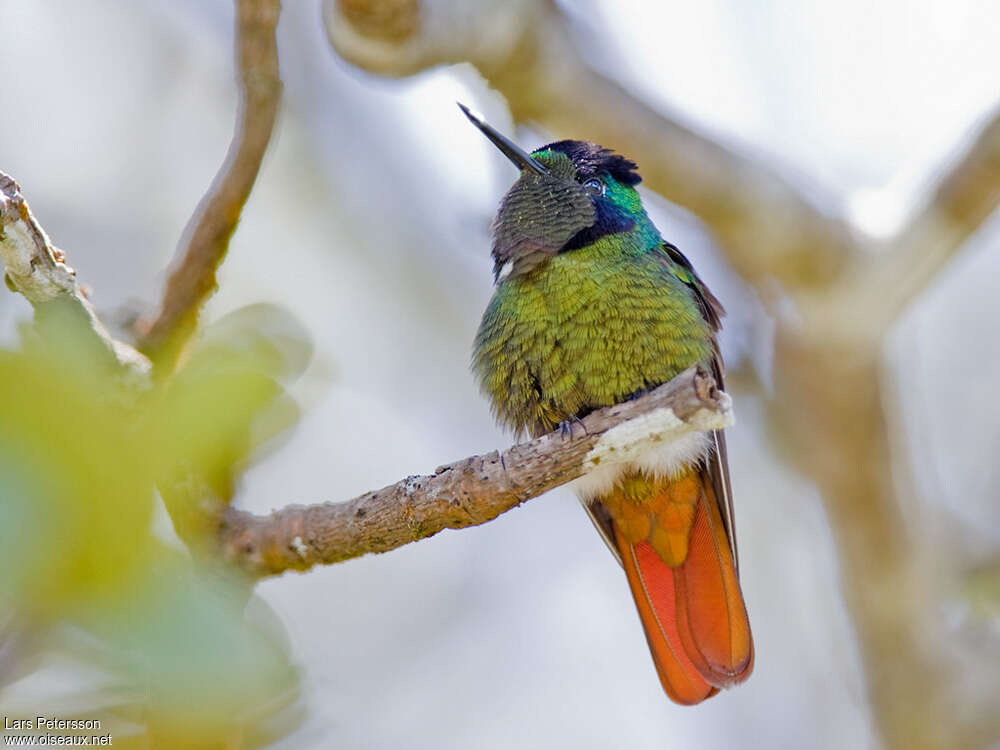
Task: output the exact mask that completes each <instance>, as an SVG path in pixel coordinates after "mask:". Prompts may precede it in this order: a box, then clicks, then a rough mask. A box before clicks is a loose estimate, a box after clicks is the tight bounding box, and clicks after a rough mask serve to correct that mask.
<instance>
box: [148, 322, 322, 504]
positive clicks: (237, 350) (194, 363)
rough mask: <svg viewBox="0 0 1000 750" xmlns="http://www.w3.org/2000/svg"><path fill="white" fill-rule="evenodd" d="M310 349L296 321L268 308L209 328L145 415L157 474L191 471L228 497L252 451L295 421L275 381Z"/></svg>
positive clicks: (298, 365) (300, 363)
mask: <svg viewBox="0 0 1000 750" xmlns="http://www.w3.org/2000/svg"><path fill="white" fill-rule="evenodd" d="M310 353H311V347H310V345H309V343H308V340H307V338H306V334H305V333H304V331H303V330H302V329H301V327H299V326H298V324H297V323H295V322H294V320H293V319H292V318H291V317H290V316H289V315H288V314H287V313H285V312H283V311H281V310H280V309H279V308H275V307H272V306H268V305H255V306H252V307H250V308H244V309H243V310H238V311H236V312H234V313H231V314H230V315H228V316H226V317H225V318H223V319H222V320H221V321H219V323H218V324H216V325H214V326H211V327H210V328H209V329H208V330H207V331H206V333H205V336H204V338H203V340H202V341H201V342H200V344H199V346H198V347H197V348H196V349H195V351H194V352H193V353H192V354H191V357H190V358H189V360H188V361H187V363H186V364H185V366H184V367H183V368H182V369H181V370H180V372H178V373H177V375H176V376H175V378H174V380H173V382H172V383H170V385H169V386H168V389H167V391H166V393H165V394H163V396H162V398H161V399H160V400H159V403H158V404H157V406H156V407H155V408H154V409H153V410H152V411H151V414H150V420H151V421H150V424H149V429H150V430H151V431H152V432H155V433H156V434H157V435H158V437H159V440H160V441H161V445H160V451H159V454H160V460H161V461H162V462H163V471H164V474H165V475H166V476H168V477H174V478H175V479H176V478H183V477H187V476H190V475H195V476H198V477H200V478H202V479H203V480H204V481H205V482H207V483H208V484H209V485H210V486H211V487H212V489H213V490H214V492H215V493H216V494H217V496H218V497H220V498H222V499H224V500H228V499H229V498H230V497H231V495H232V491H233V490H232V482H233V476H234V475H235V474H236V473H238V472H239V471H241V470H242V469H243V468H244V465H245V463H246V461H247V460H249V459H250V458H251V457H252V456H253V454H254V451H255V450H256V449H257V448H258V447H259V446H260V445H261V444H263V443H264V442H266V441H268V440H271V439H273V438H275V437H277V436H278V435H280V434H282V433H283V432H285V431H286V430H288V428H289V427H291V426H292V425H293V424H294V423H295V422H296V421H297V420H298V418H299V411H298V407H297V406H296V404H295V402H294V401H293V400H292V399H291V398H290V397H289V396H287V394H286V393H285V390H284V388H283V387H282V385H281V384H280V383H281V381H286V380H288V379H289V378H291V377H292V376H293V375H295V374H297V373H298V372H300V371H301V370H302V369H304V367H305V365H306V363H307V362H308V359H309V356H310Z"/></svg>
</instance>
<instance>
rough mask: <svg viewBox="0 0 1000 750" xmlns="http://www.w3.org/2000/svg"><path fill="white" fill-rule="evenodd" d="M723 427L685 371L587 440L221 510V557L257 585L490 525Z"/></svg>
mask: <svg viewBox="0 0 1000 750" xmlns="http://www.w3.org/2000/svg"><path fill="white" fill-rule="evenodd" d="M626 422H627V423H628V426H627V428H626V427H625V426H624V423H626ZM731 422H732V412H731V402H730V399H729V396H727V395H726V394H725V393H723V392H722V391H719V390H718V389H717V388H716V387H715V381H714V379H713V378H712V377H711V376H710V375H709V374H708V373H706V372H705V371H704V370H702V369H701V368H697V367H692V368H690V369H688V370H685V371H684V372H682V373H681V374H680V375H678V376H677V377H676V378H674V379H673V380H671V381H670V382H669V383H666V384H664V385H662V386H660V387H659V388H657V389H655V390H654V391H652V392H650V393H648V394H646V395H644V396H642V397H641V398H637V399H635V400H634V401H626V402H624V403H621V404H618V405H616V406H611V407H608V408H606V409H601V410H600V411H596V412H594V413H593V414H590V415H589V416H587V417H586V418H585V419H584V420H583V424H584V427H585V428H586V432H584V430H583V429H581V428H579V427H577V429H576V430H575V434H574V435H571V436H564V435H563V434H562V432H561V431H560V430H557V431H555V432H552V433H549V434H548V435H543V436H542V437H539V438H536V439H534V440H531V441H529V442H526V443H521V444H519V445H515V446H513V447H512V448H509V449H507V450H506V451H504V452H503V453H497V452H496V451H494V452H493V453H489V454H486V455H482V456H471V457H469V458H465V459H462V460H461V461H456V462H454V463H451V464H447V465H446V466H442V467H440V468H439V469H437V471H436V472H435V473H434V474H431V475H427V476H411V477H407V478H406V479H403V480H402V481H400V482H397V483H396V484H393V485H390V486H388V487H384V488H383V489H381V490H377V491H374V492H368V493H366V494H364V495H362V496H360V497H357V498H355V499H353V500H349V501H347V502H344V503H322V504H319V505H310V506H302V505H293V506H289V507H287V508H282V509H281V510H278V511H275V512H274V513H271V514H270V515H268V516H264V517H260V516H254V515H252V514H250V513H247V512H245V511H239V510H235V509H233V508H227V509H226V510H225V511H224V516H223V523H222V526H221V529H220V532H219V538H220V543H221V546H222V549H223V555H224V557H226V558H227V559H229V560H230V561H232V562H235V563H237V564H238V565H240V566H241V567H242V568H244V569H245V570H247V571H248V572H250V573H251V574H253V575H256V576H267V575H276V574H278V573H283V572H284V571H286V570H307V569H308V568H311V567H312V566H313V565H321V564H330V563H335V562H340V561H342V560H347V559H349V558H352V557H358V556H359V555H364V554H366V553H369V552H387V551H388V550H391V549H395V548H396V547H401V546H402V545H404V544H409V543H410V542H415V541H417V540H419V539H424V538H426V537H429V536H432V535H433V534H436V533H437V532H439V531H441V530H442V529H458V528H463V527H465V526H476V525H478V524H481V523H485V522H487V521H490V520H492V519H494V518H496V517H497V516H499V515H500V514H501V513H504V512H506V511H508V510H510V509H511V508H514V507H516V506H518V505H520V504H521V503H522V502H524V501H525V500H528V499H529V498H532V497H536V496H538V495H541V494H542V493H544V492H547V491H548V490H551V489H552V488H554V487H558V486H559V485H561V484H565V483H566V482H569V481H571V480H573V479H576V478H577V477H578V476H580V475H582V474H584V473H585V472H586V471H588V470H590V469H592V468H593V467H594V466H596V465H598V463H601V464H606V463H607V462H609V461H611V462H617V461H619V460H628V456H629V452H630V451H632V450H636V449H639V448H641V447H642V446H648V444H649V443H652V442H668V441H673V440H676V439H678V438H680V437H682V436H684V435H686V434H689V433H691V432H693V431H702V430H712V429H722V428H724V427H726V426H728V425H729V424H731ZM617 456H621V458H620V459H619V458H616V457H617Z"/></svg>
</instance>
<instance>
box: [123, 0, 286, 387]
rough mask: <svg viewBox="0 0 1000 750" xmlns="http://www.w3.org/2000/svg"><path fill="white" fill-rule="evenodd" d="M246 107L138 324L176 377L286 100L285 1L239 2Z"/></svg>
mask: <svg viewBox="0 0 1000 750" xmlns="http://www.w3.org/2000/svg"><path fill="white" fill-rule="evenodd" d="M235 5H236V65H237V69H238V73H239V83H240V105H239V114H238V116H237V122H236V130H235V133H234V135H233V140H232V143H231V144H230V146H229V152H228V154H227V155H226V159H225V162H224V163H223V165H222V167H221V168H220V170H219V173H218V174H217V175H216V177H215V180H214V181H213V183H212V186H211V187H210V188H209V190H208V192H207V193H206V194H205V197H204V198H202V200H201V203H200V204H199V206H198V209H197V210H196V211H195V213H194V215H193V216H192V217H191V220H190V222H189V223H188V227H187V229H186V230H185V232H184V237H183V239H182V240H181V242H180V245H179V250H178V257H177V259H176V261H175V262H174V268H173V271H172V272H171V274H170V277H169V279H168V280H167V285H166V288H165V289H164V291H163V299H162V301H161V303H160V307H159V310H158V311H157V312H156V313H155V317H154V316H152V314H151V316H150V317H147V318H145V319H142V320H140V321H139V322H138V324H137V329H138V331H139V333H140V335H141V342H140V348H142V349H143V350H145V351H148V352H151V353H153V354H154V355H155V359H157V361H158V364H159V366H160V367H161V368H162V369H163V370H165V371H166V372H168V373H169V371H170V370H171V369H172V368H173V365H174V363H175V361H176V359H177V358H178V357H179V356H180V352H181V351H182V350H183V348H184V345H185V343H186V342H187V340H188V338H189V337H190V336H191V334H192V333H193V332H194V330H195V327H196V326H197V323H198V316H199V315H200V313H201V308H202V306H203V305H204V304H205V301H206V300H207V299H208V298H209V297H210V296H211V295H212V293H213V292H215V290H216V288H217V287H218V281H217V280H216V272H217V271H218V268H219V266H220V265H221V264H222V261H223V260H224V259H225V257H226V251H227V250H228V249H229V240H230V238H231V237H232V235H233V232H234V231H236V225H237V224H238V223H239V220H240V214H241V212H242V210H243V205H244V204H245V203H246V201H247V198H249V197H250V190H251V189H252V188H253V184H254V181H255V180H256V179H257V172H258V171H259V169H260V164H261V161H262V160H263V158H264V153H265V152H266V151H267V145H268V143H269V142H270V140H271V132H272V131H273V129H274V122H275V119H276V118H277V115H278V103H279V102H280V100H281V78H280V75H279V73H278V43H277V38H276V29H277V27H278V16H279V15H280V13H281V2H280V0H236V2H235Z"/></svg>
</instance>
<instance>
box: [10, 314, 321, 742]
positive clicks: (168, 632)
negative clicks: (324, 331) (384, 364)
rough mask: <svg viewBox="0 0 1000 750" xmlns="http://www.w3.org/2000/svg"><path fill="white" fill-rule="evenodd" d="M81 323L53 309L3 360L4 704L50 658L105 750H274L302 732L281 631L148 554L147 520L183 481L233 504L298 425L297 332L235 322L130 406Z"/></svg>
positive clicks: (285, 326) (221, 589) (217, 579)
mask: <svg viewBox="0 0 1000 750" xmlns="http://www.w3.org/2000/svg"><path fill="white" fill-rule="evenodd" d="M86 324H87V323H86V321H82V320H81V319H80V317H79V316H73V315H72V313H71V312H70V313H66V311H65V310H62V309H60V308H59V307H58V306H56V307H52V308H50V309H48V310H47V311H46V312H45V314H44V315H40V316H38V318H37V319H36V325H35V326H34V327H32V328H30V329H26V330H25V331H24V335H23V337H22V340H23V351H21V352H0V566H2V570H3V571H4V573H3V575H2V576H0V603H2V605H3V606H5V607H10V608H11V610H12V611H13V612H14V613H16V618H17V619H16V620H15V619H10V622H11V623H12V625H11V627H9V628H8V627H7V626H6V623H7V621H6V620H5V621H4V630H3V631H0V636H2V635H4V634H6V635H7V636H8V637H6V638H5V644H0V667H4V666H5V665H6V667H7V670H6V674H7V676H8V677H9V678H10V679H12V680H13V679H18V682H17V683H14V685H13V686H11V685H8V686H7V688H5V690H6V691H7V692H8V693H9V689H11V688H12V687H16V686H17V685H20V684H21V683H23V682H24V681H30V680H31V679H33V678H35V677H38V672H39V671H40V672H42V673H44V672H46V671H47V670H49V671H51V670H50V666H51V665H49V664H48V661H47V660H46V659H43V658H40V656H39V654H41V651H40V650H39V649H42V648H44V649H46V650H51V649H52V648H56V649H57V650H58V651H59V652H60V653H63V654H64V655H65V656H66V657H68V658H66V659H64V667H65V670H66V672H67V674H74V675H75V679H76V681H77V682H80V684H81V687H80V689H79V690H78V691H76V692H74V693H72V699H73V700H72V701H71V703H68V704H66V705H64V706H63V708H62V709H61V710H63V711H64V712H65V713H66V715H68V716H73V715H77V714H78V712H80V711H84V710H86V711H89V712H90V715H89V716H87V717H86V718H92V717H93V715H94V714H95V713H97V714H100V715H103V716H108V717H109V718H111V720H112V721H113V722H114V724H115V726H116V727H119V726H120V727H123V729H122V730H121V731H122V732H123V734H121V735H120V736H116V738H115V739H116V741H115V745H116V746H117V745H119V744H121V745H122V746H129V745H135V746H137V747H141V746H155V747H184V748H197V747H219V746H221V745H223V744H225V745H227V746H237V745H238V746H240V747H250V746H253V745H255V744H263V743H267V742H272V741H274V740H275V739H276V738H278V737H280V736H282V735H283V734H285V733H287V732H288V731H290V729H291V728H293V727H294V726H295V724H296V722H298V721H299V720H300V719H301V711H300V709H301V707H300V705H299V679H298V674H297V672H296V670H295V669H294V668H293V666H292V664H291V659H290V656H289V647H288V642H287V637H286V636H285V635H284V632H283V628H282V626H281V623H280V620H279V619H278V618H277V617H276V616H273V613H269V612H268V610H267V609H266V607H265V606H264V605H263V604H262V603H260V602H257V603H255V605H254V607H253V608H252V614H253V616H252V617H248V616H246V615H245V613H244V609H245V604H246V601H247V598H248V596H249V588H248V586H249V584H248V583H247V582H246V581H245V580H243V579H241V578H232V579H231V578H228V577H226V574H225V572H224V571H223V570H222V569H216V568H213V567H211V566H206V565H202V564H200V563H196V562H193V561H192V559H191V558H189V557H187V556H186V555H183V554H180V553H177V552H175V551H172V550H170V549H168V548H166V547H164V546H162V545H160V544H159V543H158V542H157V541H155V538H154V536H153V535H152V533H151V521H152V508H153V498H154V495H155V490H154V488H155V487H157V486H158V485H161V484H162V483H163V481H164V480H165V479H168V480H169V479H173V480H190V481H189V483H188V488H190V489H193V490H194V491H192V492H190V493H188V494H189V495H190V498H191V499H193V500H194V501H195V503H194V504H193V506H192V510H194V511H195V512H197V511H198V510H199V509H198V508H197V507H194V505H196V503H197V501H198V500H199V499H204V498H205V496H206V495H207V494H211V492H210V491H214V492H216V493H219V492H222V493H223V494H224V496H225V497H227V498H228V492H229V491H231V485H232V482H233V477H234V476H235V474H236V473H237V472H238V471H240V470H241V468H242V467H243V465H244V464H245V462H246V461H247V460H248V459H249V458H250V457H251V456H252V455H253V454H254V451H255V449H256V448H257V447H258V446H260V445H261V444H263V443H264V442H266V441H270V440H273V439H274V438H275V437H276V436H278V435H280V434H282V433H284V432H285V431H287V429H288V427H289V426H291V425H292V424H293V423H294V422H295V420H296V419H297V418H298V408H297V406H296V405H295V403H294V401H292V399H291V398H290V397H288V396H287V395H286V394H285V391H284V388H283V386H282V385H281V382H283V381H287V380H288V379H289V378H291V377H292V376H294V375H295V374H296V373H298V372H300V371H301V370H302V368H303V367H304V366H305V364H306V363H307V362H308V357H309V345H308V344H307V343H306V338H305V335H304V333H303V332H302V331H301V329H300V328H298V327H297V325H295V324H294V323H293V322H292V321H291V319H290V318H289V317H288V316H287V315H286V314H284V313H281V312H280V311H275V309H274V308H267V307H264V306H258V307H257V308H251V309H250V313H244V311H239V312H238V313H235V314H234V315H233V316H229V317H228V318H226V319H224V325H223V326H221V327H219V328H218V329H215V328H213V329H212V330H210V331H209V335H207V336H206V338H205V340H204V341H203V342H202V343H201V345H200V346H199V347H198V348H197V349H196V350H195V351H194V352H193V354H192V356H191V358H190V360H189V361H188V362H187V364H186V366H185V367H184V368H183V369H182V370H181V371H180V372H179V373H178V374H177V376H176V378H175V379H174V380H172V381H171V382H170V383H169V384H167V385H165V386H156V387H154V388H153V389H152V390H147V391H145V392H139V391H137V390H135V389H134V388H132V387H130V386H129V385H127V384H126V383H124V382H123V381H122V380H121V379H120V378H119V377H118V374H117V373H118V371H117V369H116V365H115V363H114V361H113V358H110V357H109V354H108V352H107V351H105V350H103V349H102V348H101V347H100V346H94V345H92V344H91V343H88V342H92V341H94V337H91V336H87V335H84V334H85V333H86V332H84V331H81V330H80V326H81V325H86ZM254 326H259V327H260V330H256V329H254ZM206 485H211V487H210V488H209V487H207V486H206ZM180 494H182V495H184V494H185V493H184V492H181V493H180ZM174 520H175V523H176V522H177V520H176V518H175V519H174ZM196 559H200V558H197V556H196ZM19 623H27V624H29V625H30V627H31V633H33V634H37V637H36V638H33V639H32V642H31V643H30V644H27V642H26V641H24V639H23V638H20V634H21V633H23V632H26V631H25V629H24V627H22V626H21V625H20V624H19ZM66 623H73V624H75V626H74V627H66V626H65V624H66ZM60 624H63V625H62V627H60ZM15 625H16V626H17V627H14V626H15ZM64 631H68V632H69V633H71V634H72V635H71V636H70V637H69V641H70V643H71V644H72V648H66V643H65V642H62V643H60V641H59V637H58V636H57V633H59V632H64ZM14 636H18V637H14ZM63 640H64V641H65V639H63ZM4 645H9V646H10V649H9V650H5V649H4V648H3V646H4ZM26 645H30V646H31V649H32V650H31V651H29V650H28V649H27V648H26V647H25V646H26ZM88 668H89V669H88ZM28 670H35V671H34V672H32V673H29V674H27V675H26V674H25V672H27V671H28ZM38 679H41V680H42V683H43V684H45V683H44V680H45V676H44V674H42V675H41V676H40V677H38ZM49 684H50V685H51V683H49ZM6 697H7V695H5V698H6ZM88 707H89V708H88ZM35 708H37V710H38V711H39V714H38V715H41V714H42V713H45V714H46V715H52V711H51V707H50V706H47V705H40V706H37V707H35ZM25 715H31V714H30V712H28V713H25ZM119 740H120V741H119Z"/></svg>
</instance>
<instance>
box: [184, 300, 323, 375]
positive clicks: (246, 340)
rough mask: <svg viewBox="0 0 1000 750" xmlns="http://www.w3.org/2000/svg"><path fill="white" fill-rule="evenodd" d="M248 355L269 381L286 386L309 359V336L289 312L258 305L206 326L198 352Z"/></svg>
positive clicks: (262, 304)
mask: <svg viewBox="0 0 1000 750" xmlns="http://www.w3.org/2000/svg"><path fill="white" fill-rule="evenodd" d="M219 347H221V348H222V349H225V350H227V351H230V352H244V353H252V358H253V359H254V360H255V361H257V362H259V363H260V364H261V366H262V368H263V369H264V370H266V371H267V372H268V373H270V375H271V377H273V378H274V379H275V380H278V381H281V382H283V383H288V382H290V381H292V380H294V379H295V378H297V377H299V376H300V375H301V374H302V373H303V372H304V371H305V369H306V367H307V366H308V365H309V361H310V360H311V359H312V353H313V351H312V340H311V339H310V336H309V333H308V332H307V331H306V329H305V328H304V327H303V326H302V324H301V323H299V321H298V319H296V318H295V317H294V316H293V315H292V314H291V313H290V312H288V311H287V310H285V309H284V308H282V307H278V306H277V305H269V304H265V303H259V304H256V305H248V306H246V307H241V308H240V309H238V310H234V311H233V312H231V313H228V314H227V315H224V316H223V317H221V318H219V320H217V321H216V322H214V323H212V325H210V326H208V327H207V328H206V329H205V331H204V333H203V334H202V338H201V342H200V344H199V346H198V348H199V349H200V350H202V351H205V350H208V349H214V348H219Z"/></svg>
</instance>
